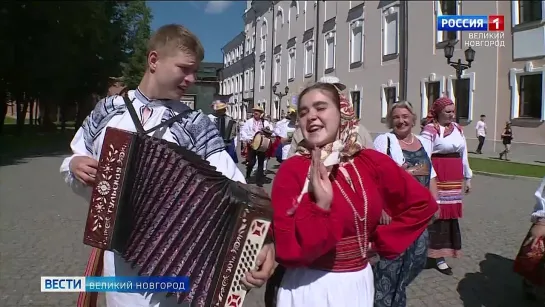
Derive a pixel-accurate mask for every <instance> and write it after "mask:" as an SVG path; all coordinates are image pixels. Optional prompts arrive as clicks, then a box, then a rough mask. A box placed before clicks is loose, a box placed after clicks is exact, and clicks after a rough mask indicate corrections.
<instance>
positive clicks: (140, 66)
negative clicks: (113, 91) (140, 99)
mask: <svg viewBox="0 0 545 307" xmlns="http://www.w3.org/2000/svg"><path fill="white" fill-rule="evenodd" d="M151 18H152V16H151V10H150V9H149V8H148V7H146V3H145V2H144V1H131V2H129V4H128V6H127V10H126V17H125V20H126V23H127V24H128V25H130V26H129V27H128V28H129V31H128V32H127V46H128V47H129V48H130V50H128V54H129V55H128V60H127V63H124V65H123V77H124V82H125V85H126V86H128V87H129V88H136V87H137V86H138V83H139V82H140V79H142V76H143V75H144V72H145V70H146V65H147V63H146V61H147V57H146V56H147V42H148V40H149V38H150V35H151V29H150V23H151Z"/></svg>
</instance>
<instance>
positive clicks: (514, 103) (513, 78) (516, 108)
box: [509, 62, 545, 122]
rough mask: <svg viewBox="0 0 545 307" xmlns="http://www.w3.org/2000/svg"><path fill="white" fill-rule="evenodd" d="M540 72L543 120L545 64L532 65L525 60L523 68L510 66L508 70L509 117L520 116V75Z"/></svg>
mask: <svg viewBox="0 0 545 307" xmlns="http://www.w3.org/2000/svg"><path fill="white" fill-rule="evenodd" d="M532 74H542V78H541V80H542V83H541V118H540V120H541V121H542V122H543V121H545V65H543V66H537V67H534V64H532V62H526V64H525V65H524V68H523V69H517V68H511V69H510V70H509V86H510V87H511V119H515V118H520V115H519V114H520V93H519V82H520V76H524V75H532Z"/></svg>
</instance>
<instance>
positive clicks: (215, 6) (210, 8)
mask: <svg viewBox="0 0 545 307" xmlns="http://www.w3.org/2000/svg"><path fill="white" fill-rule="evenodd" d="M231 4H233V2H231V1H208V3H207V4H206V8H205V9H204V12H205V13H207V14H221V13H223V12H224V11H225V10H226V9H227V8H228V7H229V6H231Z"/></svg>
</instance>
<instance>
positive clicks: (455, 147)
mask: <svg viewBox="0 0 545 307" xmlns="http://www.w3.org/2000/svg"><path fill="white" fill-rule="evenodd" d="M453 119H454V102H453V101H452V100H451V99H450V98H448V97H440V98H438V99H437V100H435V102H434V103H433V105H432V107H431V109H430V112H429V114H428V124H427V125H426V126H425V127H424V130H423V131H422V138H421V139H420V141H421V142H422V145H423V147H424V148H430V149H431V152H432V156H431V161H432V164H433V169H434V170H435V172H436V174H437V179H436V180H437V203H438V204H439V208H440V213H439V219H437V220H436V221H435V222H434V223H433V224H432V225H431V226H430V227H429V229H428V232H429V234H430V246H429V249H428V257H429V258H432V259H433V260H435V264H436V269H437V270H438V271H439V272H441V273H443V274H446V275H452V274H453V272H452V269H451V268H450V267H449V266H448V264H447V263H446V261H445V257H460V256H461V249H462V236H461V232H460V231H461V230H460V223H459V221H458V220H459V219H460V218H462V209H463V207H462V200H463V195H464V192H465V194H467V193H469V192H470V190H471V177H473V171H472V170H471V168H470V167H469V160H468V154H467V142H466V138H465V136H464V132H463V130H462V127H460V125H458V124H457V123H456V122H454V121H453Z"/></svg>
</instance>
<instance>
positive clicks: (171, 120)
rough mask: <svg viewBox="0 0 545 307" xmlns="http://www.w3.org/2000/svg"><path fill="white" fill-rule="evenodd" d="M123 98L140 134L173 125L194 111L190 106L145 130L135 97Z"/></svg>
mask: <svg viewBox="0 0 545 307" xmlns="http://www.w3.org/2000/svg"><path fill="white" fill-rule="evenodd" d="M123 99H124V100H125V105H126V106H127V109H128V110H129V114H130V115H131V119H132V122H133V124H134V126H135V127H136V132H138V133H139V134H142V135H146V134H149V133H151V132H154V131H155V130H157V129H160V128H163V127H166V126H168V127H171V126H172V124H174V123H175V122H177V121H179V120H180V119H181V118H184V117H186V116H187V115H188V114H189V113H191V112H192V110H191V109H189V108H188V109H187V110H185V111H183V112H181V113H180V114H178V115H176V116H173V117H171V118H169V119H168V120H165V121H164V122H162V123H160V124H159V125H157V126H155V127H153V128H151V129H149V130H144V127H143V126H142V123H141V122H140V119H139V118H138V115H137V114H136V110H135V109H134V106H133V104H132V102H133V100H134V99H133V100H130V99H129V98H128V97H123Z"/></svg>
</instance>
